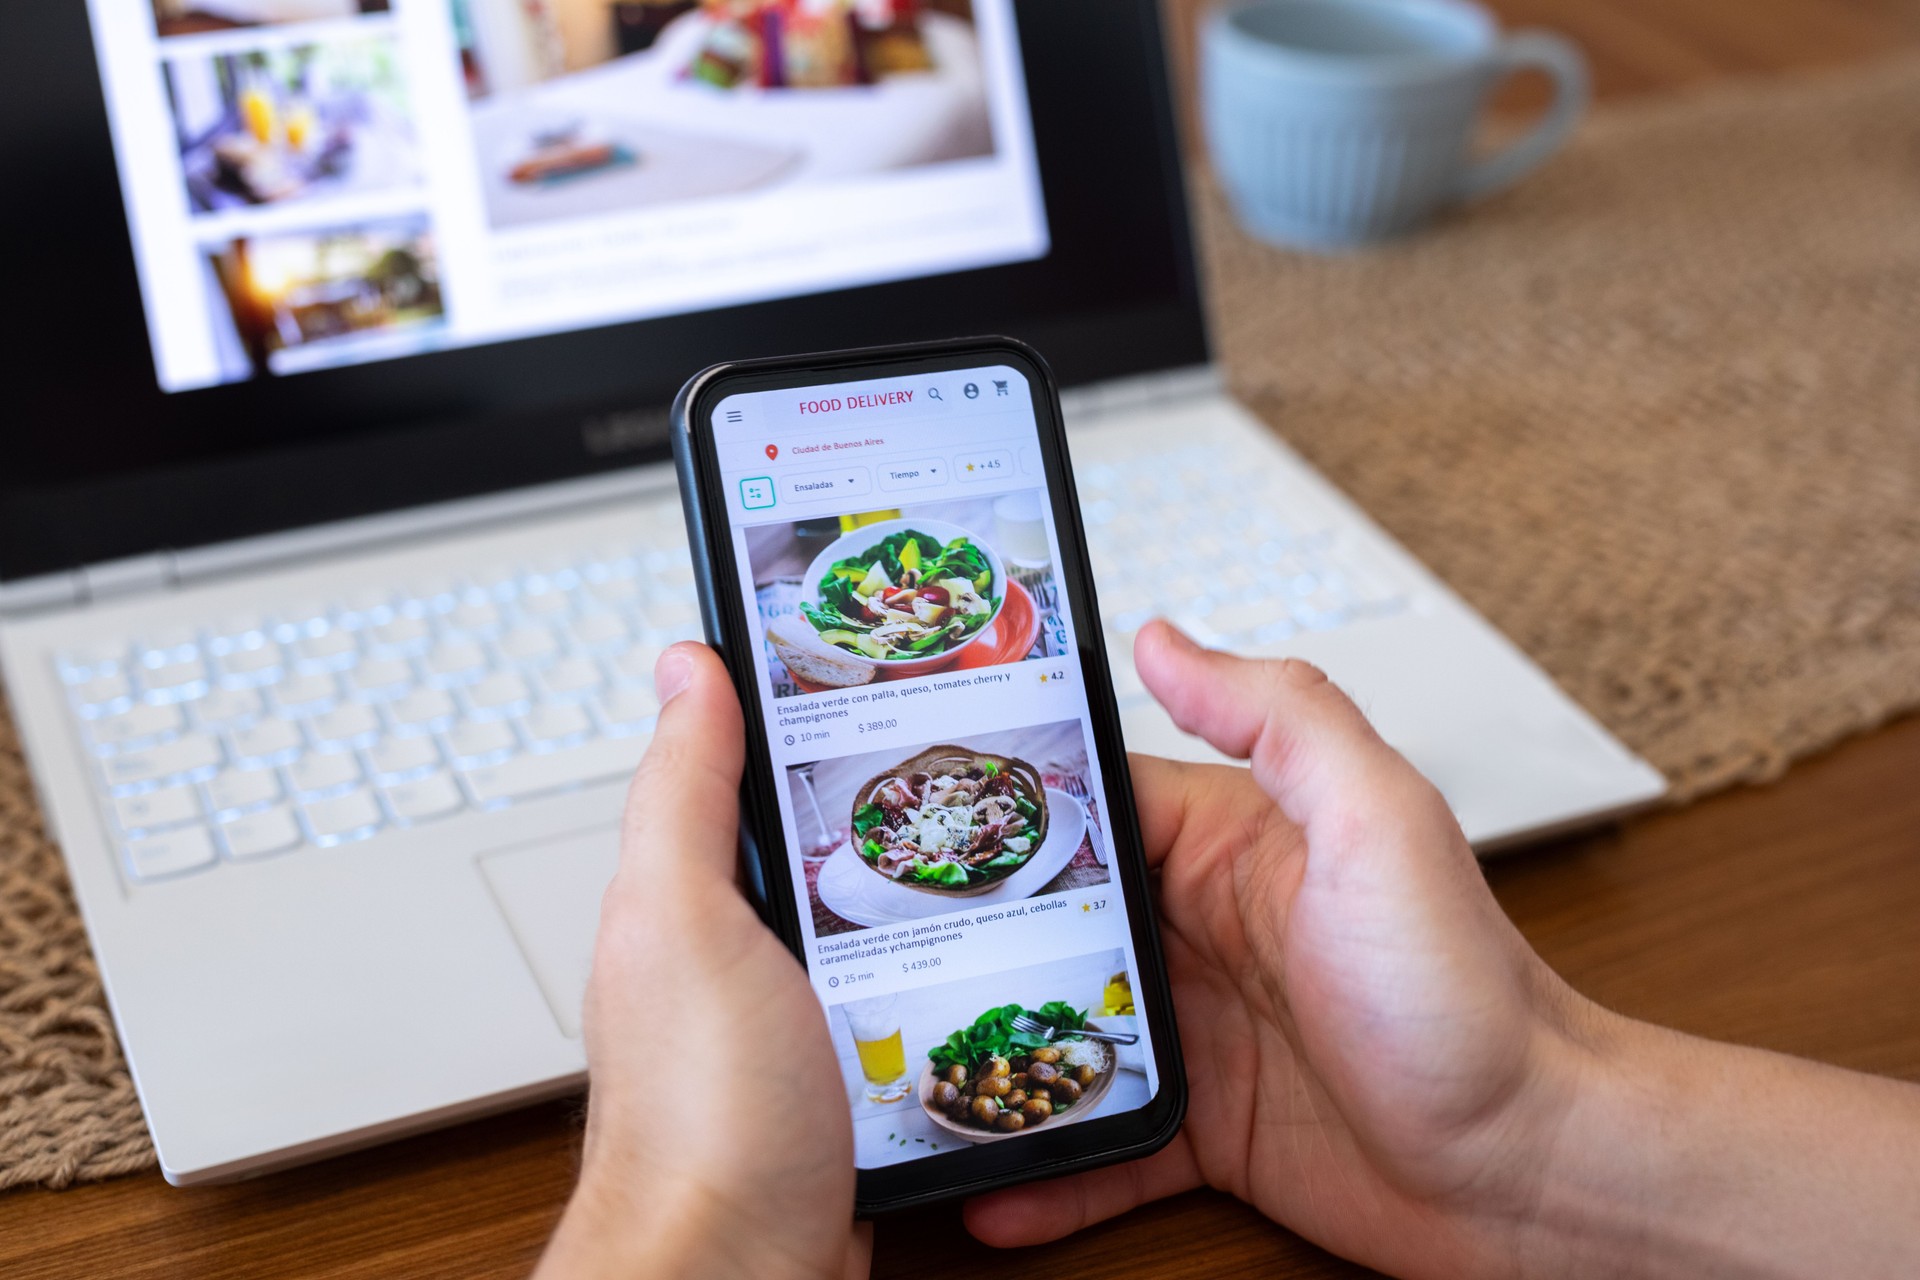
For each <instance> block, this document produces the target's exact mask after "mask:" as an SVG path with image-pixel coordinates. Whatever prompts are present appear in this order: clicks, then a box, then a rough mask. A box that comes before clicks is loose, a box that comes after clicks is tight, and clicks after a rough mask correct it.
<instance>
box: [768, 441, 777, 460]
mask: <svg viewBox="0 0 1920 1280" xmlns="http://www.w3.org/2000/svg"><path fill="white" fill-rule="evenodd" d="M779 456H780V446H779V445H777V444H770V445H768V446H767V461H768V462H772V461H773V460H774V459H775V458H777V457H779Z"/></svg>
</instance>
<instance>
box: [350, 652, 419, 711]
mask: <svg viewBox="0 0 1920 1280" xmlns="http://www.w3.org/2000/svg"><path fill="white" fill-rule="evenodd" d="M341 679H343V680H345V681H346V682H347V691H348V692H349V693H351V694H353V695H354V696H356V697H359V698H365V699H369V700H372V701H376V702H383V701H385V700H386V699H388V698H397V697H399V696H400V695H401V694H404V693H406V692H407V691H408V690H409V689H411V688H413V686H414V678H413V667H412V666H411V665H410V664H409V663H408V662H407V660H406V659H405V658H368V659H367V660H366V661H365V662H362V663H361V664H360V665H359V666H357V667H354V668H353V669H352V670H350V671H348V672H347V673H346V675H344V676H342V677H341Z"/></svg>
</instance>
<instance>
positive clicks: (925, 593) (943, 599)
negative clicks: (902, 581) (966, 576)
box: [920, 586, 953, 608]
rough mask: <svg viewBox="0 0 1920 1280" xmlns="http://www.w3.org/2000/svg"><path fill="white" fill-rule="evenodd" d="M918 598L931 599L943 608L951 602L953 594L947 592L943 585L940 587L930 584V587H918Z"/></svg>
mask: <svg viewBox="0 0 1920 1280" xmlns="http://www.w3.org/2000/svg"><path fill="white" fill-rule="evenodd" d="M920 598H921V599H922V600H931V601H932V602H933V603H934V604H937V605H939V606H941V607H942V608H945V607H946V606H947V605H950V604H952V603H953V596H952V595H951V594H949V593H948V591H947V589H946V588H945V587H942V586H931V587H922V588H920Z"/></svg>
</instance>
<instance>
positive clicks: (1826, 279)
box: [0, 61, 1920, 1188]
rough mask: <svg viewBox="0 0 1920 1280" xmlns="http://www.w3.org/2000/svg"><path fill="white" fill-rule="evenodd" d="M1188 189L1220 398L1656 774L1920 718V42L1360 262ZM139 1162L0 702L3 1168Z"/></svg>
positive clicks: (1675, 121)
mask: <svg viewBox="0 0 1920 1280" xmlns="http://www.w3.org/2000/svg"><path fill="white" fill-rule="evenodd" d="M1200 205H1201V221H1202V225H1203V228H1204V230H1205V233H1206V239H1207V242H1208V250H1209V255H1208V256H1209V268H1210V274H1211V276H1212V279H1213V281H1214V303H1215V307H1214V310H1215V312H1216V314H1217V315H1218V317H1219V320H1218V336H1219V340H1220V342H1221V344H1222V346H1223V348H1224V352H1225V355H1226V357H1227V362H1228V365H1229V367H1230V369H1231V370H1232V374H1233V377H1234V380H1235V383H1236V386H1237V388H1238V389H1239V390H1240V391H1241V392H1242V393H1243V394H1244V395H1245V396H1247V398H1248V399H1249V400H1250V401H1251V402H1252V403H1253V404H1254V405H1255V406H1256V407H1258V408H1259V409H1260V410H1261V411H1262V412H1263V413H1265V414H1266V415H1267V416H1268V417H1269V418H1270V419H1271V420H1272V421H1273V422H1275V423H1277V424H1278V425H1279V426H1280V427H1281V428H1282V430H1283V431H1284V432H1285V434H1286V435H1287V436H1288V437H1289V438H1290V439H1291V440H1292V441H1293V442H1294V443H1295V444H1296V445H1298V446H1299V447H1300V448H1301V449H1302V450H1304V451H1305V452H1306V454H1307V455H1308V456H1309V457H1311V458H1312V459H1313V460H1314V461H1315V462H1316V463H1318V464H1319V465H1320V466H1321V467H1322V468H1324V469H1325V470H1326V471H1327V472H1328V474H1330V475H1331V476H1332V477H1333V478H1334V479H1335V480H1336V481H1337V482H1339V483H1340V484H1341V485H1342V486H1344V487H1345V488H1346V489H1347V490H1348V491H1349V492H1350V493H1352V494H1353V495H1354V496H1355V497H1357V498H1358V499H1359V500H1360V501H1361V502H1362V503H1363V504H1364V505H1365V506H1366V507H1367V508H1368V509H1369V510H1371V511H1372V512H1374V513H1375V514H1376V515H1377V516H1378V517H1379V518H1380V519H1381V520H1382V521H1383V522H1384V523H1385V524H1386V525H1387V527H1388V528H1390V529H1391V530H1392V531H1393V532H1394V533H1396V534H1398V535H1399V536H1400V538H1401V539H1403V540H1404V541H1405V542H1406V543H1407V544H1408V545H1409V546H1410V547H1412V548H1413V550H1414V551H1415V552H1416V553H1417V554H1419V555H1420V556H1421V557H1423V558H1424V559H1425V560H1426V561H1427V563H1428V564H1430V565H1432V566H1433V567H1434V568H1435V569H1436V570H1438V571H1439V572H1440V573H1441V574H1442V575H1443V576H1444V577H1446V578H1447V579H1448V580H1449V581H1450V582H1452V583H1453V584H1454V585H1455V586H1456V587H1458V588H1459V589H1460V590H1461V592H1462V593H1464V594H1465V595H1466V597H1467V598H1468V599H1469V600H1471V601H1472V602H1473V603H1474V604H1475V605H1477V606H1478V607H1479V608H1480V609H1481V610H1483V611H1484V612H1485V613H1486V614H1487V615H1488V616H1489V617H1491V618H1492V619H1493V621H1494V622H1495V623H1496V624H1498V625H1499V626H1500V627H1502V628H1503V629H1505V631H1506V632H1507V634H1509V635H1510V636H1512V637H1513V638H1514V639H1515V640H1517V641H1518V642H1519V643H1520V644H1521V645H1522V646H1523V647H1524V648H1525V649H1526V650H1527V651H1528V652H1529V653H1531V654H1532V655H1533V656H1534V657H1535V658H1537V659H1538V660H1539V661H1540V662H1542V663H1543V664H1544V665H1545V666H1546V667H1547V669H1548V670H1549V671H1550V672H1552V674H1553V675H1554V676H1555V677H1556V678H1557V679H1558V680H1559V681H1560V682H1561V684H1562V685H1564V686H1565V687H1566V688H1567V689H1568V690H1570V691H1571V692H1572V693H1573V695H1574V696H1575V697H1577V698H1579V699H1580V700H1581V701H1582V702H1583V703H1585V704H1586V705H1587V706H1588V707H1589V708H1591V709H1592V710H1593V711H1594V712H1595V713H1596V714H1597V715H1598V716H1599V717H1600V718H1601V719H1602V720H1603V721H1605V722H1606V723H1607V725H1608V726H1609V727H1611V728H1612V729H1613V730H1614V732H1616V733H1617V734H1619V735H1620V736H1621V737H1622V738H1624V739H1625V740H1626V741H1627V742H1628V743H1630V744H1631V745H1632V746H1633V747H1634V748H1635V749H1636V750H1638V751H1640V752H1641V753H1643V754H1644V755H1646V756H1647V757H1648V758H1649V759H1651V760H1652V761H1653V762H1654V763H1655V764H1656V765H1658V766H1659V767H1660V768H1662V769H1663V770H1665V771H1666V773H1667V776H1668V777H1669V778H1671V779H1672V780H1673V782H1674V785H1675V788H1676V791H1677V793H1678V794H1679V795H1681V796H1683V797H1684V796H1694V795H1698V794H1700V793H1701V792H1703V791H1706V790H1709V789H1711V788H1714V787H1718V786H1724V785H1726V784H1728V783H1732V782H1736V781H1740V780H1748V779H1760V778H1766V777H1770V776H1772V775H1773V774H1775V773H1777V772H1778V771H1779V770H1780V769H1781V768H1782V767H1784V765H1785V764H1786V763H1787V762H1788V761H1789V760H1791V759H1793V758H1794V757H1796V756H1799V755H1803V754H1805V753H1807V752H1809V751H1814V750H1817V749H1819V748H1820V747H1822V746H1825V745H1826V744H1828V743H1830V742H1832V741H1833V740H1834V739H1836V738H1838V737H1840V736H1841V735H1843V734H1847V733H1851V732H1854V731H1857V730H1860V729H1864V728H1867V727H1869V726H1871V725H1873V724H1876V723H1878V722H1879V721H1881V720H1883V719H1885V718H1886V717H1888V716H1890V715H1892V714H1895V713H1896V712H1899V711H1902V710H1905V709H1907V708H1910V707H1913V706H1916V705H1920V62H1914V61H1908V62H1904V63H1902V64H1899V65H1892V66H1887V67H1884V68H1880V69H1875V70H1873V71H1871V72H1868V73H1864V74H1858V73H1856V74H1851V75H1847V76H1843V77H1837V78H1826V79H1819V80H1804V81H1776V82H1772V83H1764V84H1755V85H1751V86H1745V87H1741V86H1733V87H1728V88H1722V89H1718V90H1714V91H1711V92H1709V93H1708V94H1706V95H1703V96H1696V97H1690V98H1684V99H1673V100H1668V101H1664V102H1650V103H1646V104H1641V105H1634V106H1629V107H1626V108H1616V109H1612V110H1610V111H1608V112H1605V113H1603V114H1601V115H1600V116H1598V117H1596V118H1595V119H1594V120H1593V121H1592V122H1591V124H1590V126H1589V127H1588V128H1587V130H1586V131H1585V132H1584V133H1583V135H1582V136H1581V138H1580V140H1579V141H1578V142H1577V143H1576V145H1575V146H1573V147H1572V148H1571V149H1570V150H1569V152H1568V153H1567V154H1566V155H1565V156H1563V157H1561V158H1560V159H1559V160H1557V161H1556V162H1555V163H1554V164H1552V165H1551V166H1550V167H1549V168H1548V169H1546V170H1545V171H1543V172H1542V173H1541V174H1540V175H1538V176H1537V177H1536V178H1535V179H1534V180H1532V181H1531V182H1529V183H1528V184H1526V185H1525V186H1523V187H1522V188H1520V189H1519V190H1518V191H1516V192H1514V193H1512V194H1510V195H1508V196H1506V197H1503V198H1501V199H1499V200H1497V201H1495V202H1493V203H1491V204H1487V205H1484V206H1482V207H1480V208H1478V209H1475V210H1473V211H1472V212H1471V213H1469V214H1467V215H1465V216H1462V217H1458V218H1456V219H1454V220H1453V221H1451V222H1450V223H1448V224H1447V225H1445V226H1443V227H1441V228H1439V229H1437V230H1435V231H1433V232H1431V233H1429V234H1427V235H1425V236H1422V237H1420V238H1417V239H1414V240H1410V241H1408V242H1406V243H1404V244H1401V245H1396V246H1392V247H1388V248H1385V249H1381V250H1377V251H1375V252H1373V253H1370V254H1367V255H1364V256H1359V257H1353V258H1343V259H1315V258H1303V257H1297V256H1293V255H1288V254H1282V253H1278V252H1275V251H1272V250H1268V249H1264V248H1261V247H1259V246H1256V245H1254V244H1252V243H1250V242H1249V241H1247V240H1246V239H1245V238H1243V237H1242V236H1240V235H1239V233H1238V232H1237V231H1235V230H1234V229H1233V227H1232V225H1231V222H1230V220H1228V219H1227V218H1226V217H1225V215H1224V214H1223V213H1222V212H1221V210H1220V208H1219V205H1218V203H1217V201H1216V200H1215V199H1214V198H1213V196H1212V195H1211V193H1203V194H1202V196H1201V200H1200ZM151 1163H152V1152H151V1150H150V1149H149V1147H148V1146H147V1141H146V1133H145V1130H144V1128H143V1127H142V1124H141V1119H140V1112H139V1107H138V1105H137V1102H136V1099H135V1098H134V1095H133V1090H132V1088H131V1086H130V1084H129V1081H128V1078H127V1073H126V1068H125V1064H124V1063H123V1062H122V1061H121V1058H120V1054H119V1050H118V1047H117V1046H116V1044H115V1041H114V1037H113V1033H112V1029H111V1026H110V1024H109V1023H108V1020H107V1017H106V1014H105V1011H104V1007H103V1003H102V999H101V992H100V984H99V979H98V977H97V975H96V974H95V972H94V968H93V961H92V958H91V956H90V955H89V953H88V951H87V947H86V942H85V938H84V936H83V934H82V932H81V929H80V925H79V921H78V918H77V917H76V916H75V914H74V910H73V906H72V902H71V900H70V898H69V896H68V893H67V888H66V882H65V877H64V875H63V873H62V871H61V869H60V866H59V861H58V858H57V856H56V855H55V853H54V851H53V850H52V848H51V847H50V846H49V845H48V843H47V841H46V838H45V835H44V833H43V832H42V830H41V827H40V821H39V817H38V815H37V813H36V812H35V809H34V806H33V803H32V800H31V798H30V796H29V790H28V783H27V778H26V774H25V771H24V769H23V767H22V765H21V761H20V758H19V753H18V750H17V747H16V744H15V742H14V739H13V737H12V733H11V729H10V728H8V727H6V726H5V725H4V714H3V713H0V1188H4V1187H7V1186H12V1185H18V1184H23V1183H46V1184H49V1185H63V1184H65V1183H68V1182H71V1181H74V1180H84V1179H91V1178H101V1177H107V1176H110V1175H112V1174H115V1173H122V1172H127V1171H130V1170H134V1169H140V1168H144V1167H146V1166H148V1165H150V1164H151Z"/></svg>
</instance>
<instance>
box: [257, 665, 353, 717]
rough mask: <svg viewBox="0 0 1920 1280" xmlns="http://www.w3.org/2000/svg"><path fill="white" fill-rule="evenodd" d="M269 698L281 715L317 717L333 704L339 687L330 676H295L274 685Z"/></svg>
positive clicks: (337, 695) (338, 692)
mask: <svg viewBox="0 0 1920 1280" xmlns="http://www.w3.org/2000/svg"><path fill="white" fill-rule="evenodd" d="M271 696H272V698H273V704H274V706H275V707H276V708H278V709H279V711H280V712H281V714H283V715H290V716H310V715H318V714H319V713H320V712H322V711H325V710H326V709H327V708H328V707H330V706H332V705H333V704H334V701H335V700H336V699H337V698H338V697H339V696H340V687H339V685H338V684H337V683H336V682H335V680H334V677H332V676H330V675H307V676H295V677H294V678H293V679H291V680H287V681H284V682H283V683H281V684H278V685H275V686H274V687H273V690H272V694H271Z"/></svg>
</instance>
